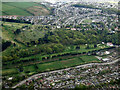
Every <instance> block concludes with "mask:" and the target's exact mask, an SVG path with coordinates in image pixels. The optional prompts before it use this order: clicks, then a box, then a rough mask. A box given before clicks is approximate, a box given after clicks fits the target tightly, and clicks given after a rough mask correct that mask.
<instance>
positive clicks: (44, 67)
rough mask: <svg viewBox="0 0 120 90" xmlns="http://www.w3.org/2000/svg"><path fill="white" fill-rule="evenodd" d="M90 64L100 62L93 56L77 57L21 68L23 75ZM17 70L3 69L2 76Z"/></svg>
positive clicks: (14, 72)
mask: <svg viewBox="0 0 120 90" xmlns="http://www.w3.org/2000/svg"><path fill="white" fill-rule="evenodd" d="M90 62H100V61H99V60H98V59H97V58H96V57H95V56H87V55H84V56H78V57H76V56H75V57H71V58H69V59H63V60H58V61H53V62H46V63H40V64H36V66H37V68H36V67H35V65H28V66H24V67H23V72H24V73H28V74H29V73H32V72H36V73H37V72H44V71H49V70H56V69H61V68H67V67H71V66H76V65H80V64H84V63H90ZM17 73H18V70H17V69H16V68H11V69H4V70H3V75H6V74H7V75H11V74H17Z"/></svg>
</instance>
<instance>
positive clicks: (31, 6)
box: [2, 2, 50, 16]
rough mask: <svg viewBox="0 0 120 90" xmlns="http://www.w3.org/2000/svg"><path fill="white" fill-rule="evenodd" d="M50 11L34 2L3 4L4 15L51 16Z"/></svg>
mask: <svg viewBox="0 0 120 90" xmlns="http://www.w3.org/2000/svg"><path fill="white" fill-rule="evenodd" d="M49 14H50V9H49V8H47V7H46V6H44V5H42V4H40V3H34V2H3V3H2V15H20V16H31V15H33V16H37V15H49Z"/></svg>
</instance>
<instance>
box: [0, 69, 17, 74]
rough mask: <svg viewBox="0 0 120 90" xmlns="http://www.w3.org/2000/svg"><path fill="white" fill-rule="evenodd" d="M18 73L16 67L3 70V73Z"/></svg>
mask: <svg viewBox="0 0 120 90" xmlns="http://www.w3.org/2000/svg"><path fill="white" fill-rule="evenodd" d="M17 73H18V70H17V69H16V68H11V69H4V70H2V75H9V74H17Z"/></svg>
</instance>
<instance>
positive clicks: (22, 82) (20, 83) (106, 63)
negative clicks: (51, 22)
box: [12, 58, 120, 88]
mask: <svg viewBox="0 0 120 90" xmlns="http://www.w3.org/2000/svg"><path fill="white" fill-rule="evenodd" d="M118 61H120V58H119V59H116V60H114V61H112V62H105V63H89V64H84V65H79V66H76V67H74V68H80V67H85V66H90V65H108V64H114V63H116V62H118ZM69 69H71V68H66V69H61V70H55V71H50V72H45V73H39V74H35V75H33V76H30V77H29V78H27V79H25V80H23V81H21V82H19V83H18V84H17V85H15V86H13V87H12V88H16V87H18V86H20V85H22V84H24V83H25V82H26V81H27V80H30V79H32V78H34V77H37V76H40V75H42V74H48V73H49V74H50V73H55V72H60V71H63V70H69Z"/></svg>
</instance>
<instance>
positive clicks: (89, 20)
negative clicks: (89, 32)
mask: <svg viewBox="0 0 120 90" xmlns="http://www.w3.org/2000/svg"><path fill="white" fill-rule="evenodd" d="M91 22H92V20H91V19H85V20H83V23H91Z"/></svg>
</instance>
